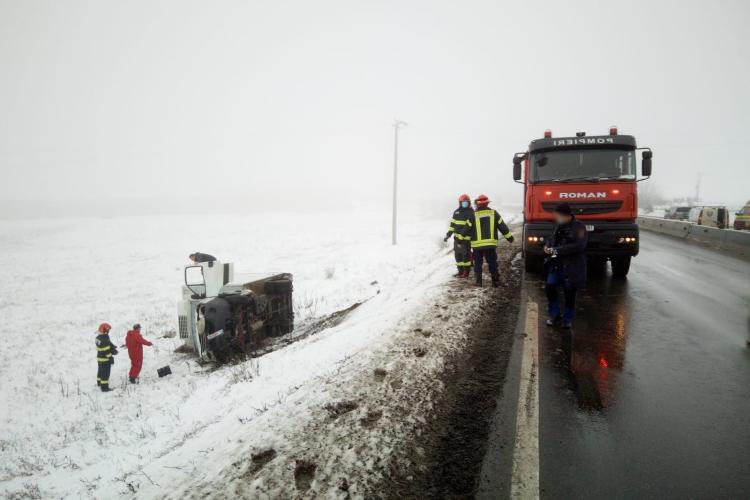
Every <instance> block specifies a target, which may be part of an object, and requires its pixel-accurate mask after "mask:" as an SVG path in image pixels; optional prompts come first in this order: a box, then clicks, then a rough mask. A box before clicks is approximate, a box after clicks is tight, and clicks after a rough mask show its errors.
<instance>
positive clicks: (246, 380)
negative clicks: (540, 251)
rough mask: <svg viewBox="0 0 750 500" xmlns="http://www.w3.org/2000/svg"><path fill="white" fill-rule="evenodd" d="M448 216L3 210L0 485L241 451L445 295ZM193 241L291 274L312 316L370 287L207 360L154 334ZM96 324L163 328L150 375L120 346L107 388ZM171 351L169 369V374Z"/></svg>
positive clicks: (45, 488) (39, 486)
mask: <svg viewBox="0 0 750 500" xmlns="http://www.w3.org/2000/svg"><path fill="white" fill-rule="evenodd" d="M506 218H508V219H512V217H506ZM445 229H446V221H445V220H444V219H441V220H429V221H425V220H408V219H407V220H405V221H404V222H403V223H402V224H401V228H400V245H398V246H397V247H393V246H391V245H390V241H389V240H390V238H389V226H388V217H386V216H384V215H383V214H380V213H375V212H358V213H338V212H331V213H321V214H305V215H299V214H275V215H268V214H264V215H263V216H260V217H251V216H221V217H217V216H211V217H208V216H205V217H178V216H163V217H148V218H146V217H129V218H116V219H75V220H73V219H71V220H56V221H33V222H2V223H0V253H1V254H2V255H3V261H4V262H5V264H6V265H5V268H4V271H3V272H4V274H5V276H4V279H3V280H2V281H1V282H0V314H2V317H3V319H4V325H5V328H4V330H5V336H4V337H5V338H4V346H3V349H2V350H1V351H0V412H1V413H0V421H1V422H2V430H1V431H0V449H1V450H2V452H3V461H2V465H0V491H5V493H6V494H10V493H13V492H15V493H18V492H26V493H27V494H30V495H33V494H35V493H36V492H37V491H40V492H41V494H42V495H43V496H45V497H47V496H57V497H61V496H84V497H86V496H89V497H92V498H94V497H97V498H100V497H102V494H105V493H106V496H108V497H112V496H118V495H128V494H130V493H135V491H136V489H135V488H136V485H138V487H143V486H146V485H150V486H151V487H152V488H155V489H156V491H159V490H162V489H169V488H170V484H173V483H174V482H175V481H183V480H184V472H181V471H182V470H184V469H185V468H186V467H188V468H199V469H200V470H201V471H203V473H204V474H205V473H209V472H210V471H211V470H212V469H211V467H210V462H209V461H208V460H206V457H208V456H212V458H213V459H214V460H215V456H214V453H215V450H216V449H221V450H222V456H223V455H224V454H226V453H229V454H231V452H232V446H230V444H232V443H234V444H235V445H236V443H237V435H236V433H235V431H237V432H239V431H240V430H241V431H242V432H245V433H248V432H249V433H252V432H255V429H252V426H250V427H251V428H250V429H248V426H246V425H245V424H247V423H248V422H252V421H253V419H254V418H256V417H258V416H260V415H263V414H265V413H266V412H267V411H268V410H269V409H270V408H273V407H275V406H278V405H283V404H285V402H286V401H288V400H289V399H290V396H291V395H294V398H292V399H295V400H299V398H302V399H304V398H308V397H312V396H311V395H312V394H314V392H315V381H316V380H320V378H321V377H325V376H327V375H328V376H330V375H331V374H332V373H333V370H336V369H337V366H340V364H341V363H342V362H344V361H345V360H347V359H349V358H351V357H352V356H354V355H356V354H358V353H366V352H368V350H370V349H372V348H373V346H375V345H377V343H378V342H380V341H381V339H382V337H384V336H387V335H388V333H389V332H390V331H391V330H392V328H393V326H394V324H396V323H397V322H398V320H399V318H401V317H402V316H403V315H404V314H405V313H407V312H408V311H409V310H410V308H412V307H415V306H416V305H418V304H420V303H423V302H424V301H426V300H429V298H430V297H431V296H432V295H434V294H435V293H438V290H439V289H438V288H437V285H438V284H440V283H442V282H445V280H447V278H448V277H449V276H450V274H451V273H452V272H453V267H452V265H451V262H452V256H451V255H450V252H449V251H448V249H447V247H446V246H444V245H443V243H442V240H441V237H442V235H443V234H444V232H445ZM193 251H204V252H209V253H212V254H214V255H216V256H218V257H219V258H220V259H222V260H223V261H227V262H228V261H233V262H235V267H236V269H237V270H238V271H245V270H246V271H275V270H278V271H286V272H292V273H293V274H294V277H295V308H296V310H297V313H298V318H299V319H300V320H303V321H304V320H305V319H310V318H314V317H319V316H322V315H325V314H328V313H331V312H333V311H336V310H339V309H342V308H344V307H347V306H349V305H351V304H352V303H354V302H358V301H361V300H367V299H370V300H368V302H367V303H366V304H365V305H364V306H362V307H360V308H359V309H357V310H356V311H354V312H353V313H352V314H351V316H350V317H349V318H348V319H347V321H345V322H344V323H342V324H341V325H338V326H337V327H335V328H332V329H329V330H327V331H324V332H322V333H320V334H318V335H316V336H313V337H310V338H308V339H305V340H303V341H301V342H298V343H296V344H293V345H291V346H289V347H287V348H284V349H282V350H279V351H275V352H273V353H270V354H268V355H266V356H263V357H261V358H259V359H257V360H252V361H250V362H247V363H243V364H240V365H236V366H229V367H223V368H221V369H218V370H214V371H207V370H204V369H201V368H200V367H198V366H197V365H196V364H195V363H194V361H193V360H192V359H191V358H190V357H189V356H186V355H180V354H175V353H174V352H173V350H174V348H175V347H176V346H178V345H179V344H180V341H179V339H174V338H160V337H162V336H163V335H164V334H165V333H167V332H170V331H174V330H175V328H176V325H175V323H176V314H175V302H176V300H177V299H178V297H179V290H180V289H179V286H180V282H181V265H182V264H183V263H184V262H185V261H186V256H187V254H189V253H191V252H193ZM102 321H108V322H109V323H111V324H112V325H113V333H112V334H111V336H112V339H113V341H114V342H115V343H116V344H117V345H120V344H122V343H123V339H124V335H125V332H126V330H127V328H128V327H129V326H130V325H131V324H132V323H134V322H140V323H141V324H142V325H143V333H144V336H145V337H146V338H148V339H150V340H154V341H155V347H154V348H153V349H151V348H148V347H147V348H145V359H144V369H143V372H142V375H141V384H140V385H138V386H136V387H133V386H129V385H128V384H127V368H128V361H127V353H126V350H125V349H124V348H123V349H121V353H120V355H119V356H118V357H117V359H116V363H115V365H114V367H113V372H112V378H111V382H110V383H111V385H112V386H113V387H114V388H115V389H116V392H115V393H111V394H102V393H100V392H98V390H97V388H96V386H95V371H96V362H95V359H94V358H95V351H94V346H93V338H94V331H95V329H96V326H97V325H98V324H99V323H100V322H102ZM167 364H169V365H170V366H171V368H172V371H173V375H172V376H170V377H166V378H163V379H159V378H158V377H157V376H156V368H158V367H160V366H163V365H167ZM282 413H283V415H284V418H285V422H286V423H285V425H290V426H292V425H295V422H297V421H299V422H302V421H304V419H305V418H306V415H304V414H299V415H295V413H294V405H292V406H291V407H288V408H286V407H285V408H284V410H283V412H282ZM258 432H262V429H258ZM266 438H267V441H269V442H272V441H273V436H266ZM226 460H231V455H230V456H229V458H226ZM156 464H158V467H157V465H156ZM221 465H226V464H221Z"/></svg>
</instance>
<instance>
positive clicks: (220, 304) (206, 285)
mask: <svg viewBox="0 0 750 500" xmlns="http://www.w3.org/2000/svg"><path fill="white" fill-rule="evenodd" d="M183 274H184V278H185V281H184V285H183V286H182V300H181V301H180V303H179V304H178V307H177V309H178V312H177V314H178V321H179V333H180V338H182V339H184V340H185V342H186V345H187V346H188V347H190V348H191V349H192V350H193V351H195V353H196V354H197V355H198V357H199V358H200V359H201V360H204V361H218V362H225V361H227V360H229V359H230V358H232V357H233V356H235V355H246V354H252V352H253V351H254V350H256V349H258V348H260V347H262V346H263V344H264V340H265V339H267V338H269V337H278V336H281V335H284V334H287V333H290V332H291V331H292V330H293V329H294V312H293V307H292V289H293V287H292V275H291V274H288V273H237V274H235V272H234V264H232V263H222V262H218V261H214V262H202V263H199V264H195V265H189V266H185V268H184V273H183Z"/></svg>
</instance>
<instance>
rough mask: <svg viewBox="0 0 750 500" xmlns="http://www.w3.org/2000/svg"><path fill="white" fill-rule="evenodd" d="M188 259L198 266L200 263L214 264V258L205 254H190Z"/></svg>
mask: <svg viewBox="0 0 750 500" xmlns="http://www.w3.org/2000/svg"><path fill="white" fill-rule="evenodd" d="M189 257H190V260H192V261H193V262H194V263H196V264H200V263H201V262H216V257H214V256H213V255H209V254H207V253H200V252H195V253H191V254H190V256H189Z"/></svg>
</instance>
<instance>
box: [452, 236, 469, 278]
mask: <svg viewBox="0 0 750 500" xmlns="http://www.w3.org/2000/svg"><path fill="white" fill-rule="evenodd" d="M453 256H454V257H455V258H456V267H458V270H459V271H463V270H466V272H467V273H468V272H469V268H470V267H471V242H470V241H468V240H457V239H456V237H455V236H454V237H453Z"/></svg>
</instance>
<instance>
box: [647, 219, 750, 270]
mask: <svg viewBox="0 0 750 500" xmlns="http://www.w3.org/2000/svg"><path fill="white" fill-rule="evenodd" d="M638 226H639V227H640V228H641V229H642V230H645V231H652V232H654V233H660V234H666V235H668V236H672V237H675V238H680V239H684V240H687V241H690V242H693V243H698V244H701V245H704V246H707V247H710V248H713V249H715V250H719V251H723V252H727V253H729V254H731V255H734V256H736V257H740V258H743V259H748V260H750V231H736V230H734V229H718V228H715V227H706V226H699V225H698V224H695V223H693V222H685V221H679V220H669V219H662V218H659V217H647V216H641V217H638Z"/></svg>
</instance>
